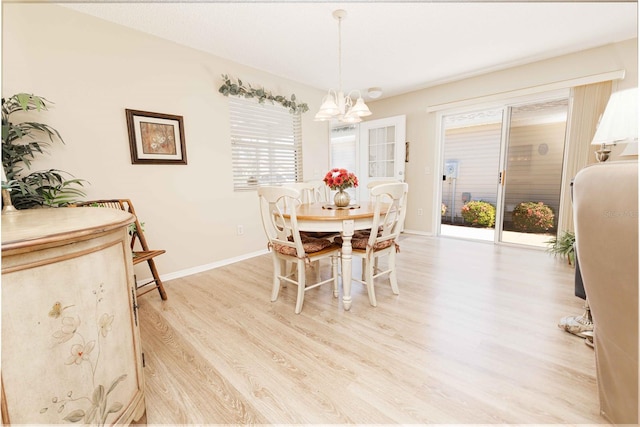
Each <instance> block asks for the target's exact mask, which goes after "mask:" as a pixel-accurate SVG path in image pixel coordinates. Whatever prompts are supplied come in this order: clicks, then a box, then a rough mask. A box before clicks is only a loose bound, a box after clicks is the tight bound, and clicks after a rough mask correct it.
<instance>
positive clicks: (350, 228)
mask: <svg viewBox="0 0 640 427" xmlns="http://www.w3.org/2000/svg"><path fill="white" fill-rule="evenodd" d="M354 228H355V223H354V221H353V220H345V221H342V254H341V258H342V292H343V293H342V304H343V306H344V309H345V310H349V309H351V253H352V248H351V237H353V232H354Z"/></svg>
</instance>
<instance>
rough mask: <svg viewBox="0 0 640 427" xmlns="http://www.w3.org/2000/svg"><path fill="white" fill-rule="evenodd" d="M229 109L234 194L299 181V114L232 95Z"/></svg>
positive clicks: (300, 148) (300, 129)
mask: <svg viewBox="0 0 640 427" xmlns="http://www.w3.org/2000/svg"><path fill="white" fill-rule="evenodd" d="M229 110H230V122H231V156H232V161H233V189H234V191H243V190H253V189H256V188H257V187H258V185H272V184H282V183H285V182H297V181H301V180H302V176H303V175H302V126H301V123H300V114H291V113H290V112H289V109H287V108H285V107H282V106H281V105H277V104H270V103H268V102H267V103H265V104H260V103H259V102H258V101H257V100H256V99H251V98H250V99H245V98H240V97H233V96H230V97H229Z"/></svg>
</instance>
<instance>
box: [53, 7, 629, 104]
mask: <svg viewBox="0 0 640 427" xmlns="http://www.w3.org/2000/svg"><path fill="white" fill-rule="evenodd" d="M64 6H66V7H69V8H72V9H75V10H78V11H82V12H85V13H88V14H91V15H95V16H98V17H101V18H103V19H106V20H108V21H112V22H116V23H119V24H122V25H125V26H128V27H132V28H137V29H138V30H140V31H144V32H147V33H150V34H154V35H156V36H158V37H162V38H164V39H167V40H172V41H175V42H177V43H180V44H184V45H187V46H191V47H193V48H196V49H200V50H203V51H206V52H210V53H212V54H214V55H217V56H220V57H223V58H227V59H230V60H233V61H234V62H238V63H241V64H245V65H249V66H252V67H255V68H257V69H260V70H264V71H267V72H269V73H273V74H276V75H278V76H282V77H286V78H288V79H291V80H294V81H298V82H301V83H305V84H308V85H310V86H312V87H316V88H319V89H324V90H327V89H329V88H334V89H337V86H338V21H337V20H335V19H334V18H333V17H332V12H333V11H334V10H336V9H345V10H346V11H347V18H346V19H345V20H344V21H343V23H342V56H343V61H342V80H343V88H344V89H345V91H348V90H352V89H360V90H363V91H365V90H366V89H367V88H369V87H372V86H380V87H382V89H383V97H387V96H391V95H397V94H400V93H405V92H409V91H412V90H416V89H420V88H424V87H428V86H432V85H435V84H440V83H444V82H447V81H452V80H457V79H459V78H463V77H469V76H473V75H477V74H481V73H484V72H488V71H493V70H499V69H503V68H507V67H511V66H515V65H519V64H524V63H528V62H532V61H537V60H541V59H545V58H550V57H553V56H558V55H562V54H566V53H570V52H576V51H580V50H584V49H588V48H592V47H597V46H601V45H605V44H609V43H613V42H618V41H622V40H627V39H630V38H634V37H637V31H638V26H637V22H638V11H637V3H636V2H563V3H560V2H551V1H548V2H520V3H515V2H477V1H471V2H455V1H440V2H417V1H413V2H399V1H388V2H354V3H344V2H335V1H332V2H316V1H297V2H296V1H282V2H263V1H244V2H216V1H213V2H212V1H201V2H184V1H183V2H173V3H169V2H162V1H155V2H131V3H127V2H119V3H111V2H106V3H105V2H98V3H96V2H90V3H66V4H64ZM234 77H240V78H242V76H234ZM250 83H251V82H250Z"/></svg>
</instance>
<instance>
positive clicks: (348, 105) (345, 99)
mask: <svg viewBox="0 0 640 427" xmlns="http://www.w3.org/2000/svg"><path fill="white" fill-rule="evenodd" d="M346 16H347V12H346V11H345V10H342V9H338V10H335V11H334V12H333V17H334V18H335V19H337V20H338V91H337V92H336V91H335V90H333V89H329V93H328V94H327V95H326V96H325V97H324V98H323V99H322V105H321V106H320V110H319V111H318V113H317V114H316V115H315V117H314V120H315V121H326V120H331V119H337V120H338V121H340V122H341V123H358V122H361V121H362V117H365V116H369V115H371V111H369V107H367V104H365V103H364V100H363V99H362V94H361V93H360V91H359V90H352V91H351V92H349V94H347V96H345V95H344V92H343V91H342V20H343V19H344V18H345V17H346ZM356 93H357V95H358V99H357V101H356V102H355V104H354V103H353V99H352V98H351V95H354V94H356Z"/></svg>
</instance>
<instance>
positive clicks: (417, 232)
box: [402, 229, 433, 237]
mask: <svg viewBox="0 0 640 427" xmlns="http://www.w3.org/2000/svg"><path fill="white" fill-rule="evenodd" d="M402 232H403V233H404V234H417V235H419V236H429V237H433V233H431V232H428V231H421V230H407V229H404V230H402Z"/></svg>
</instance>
